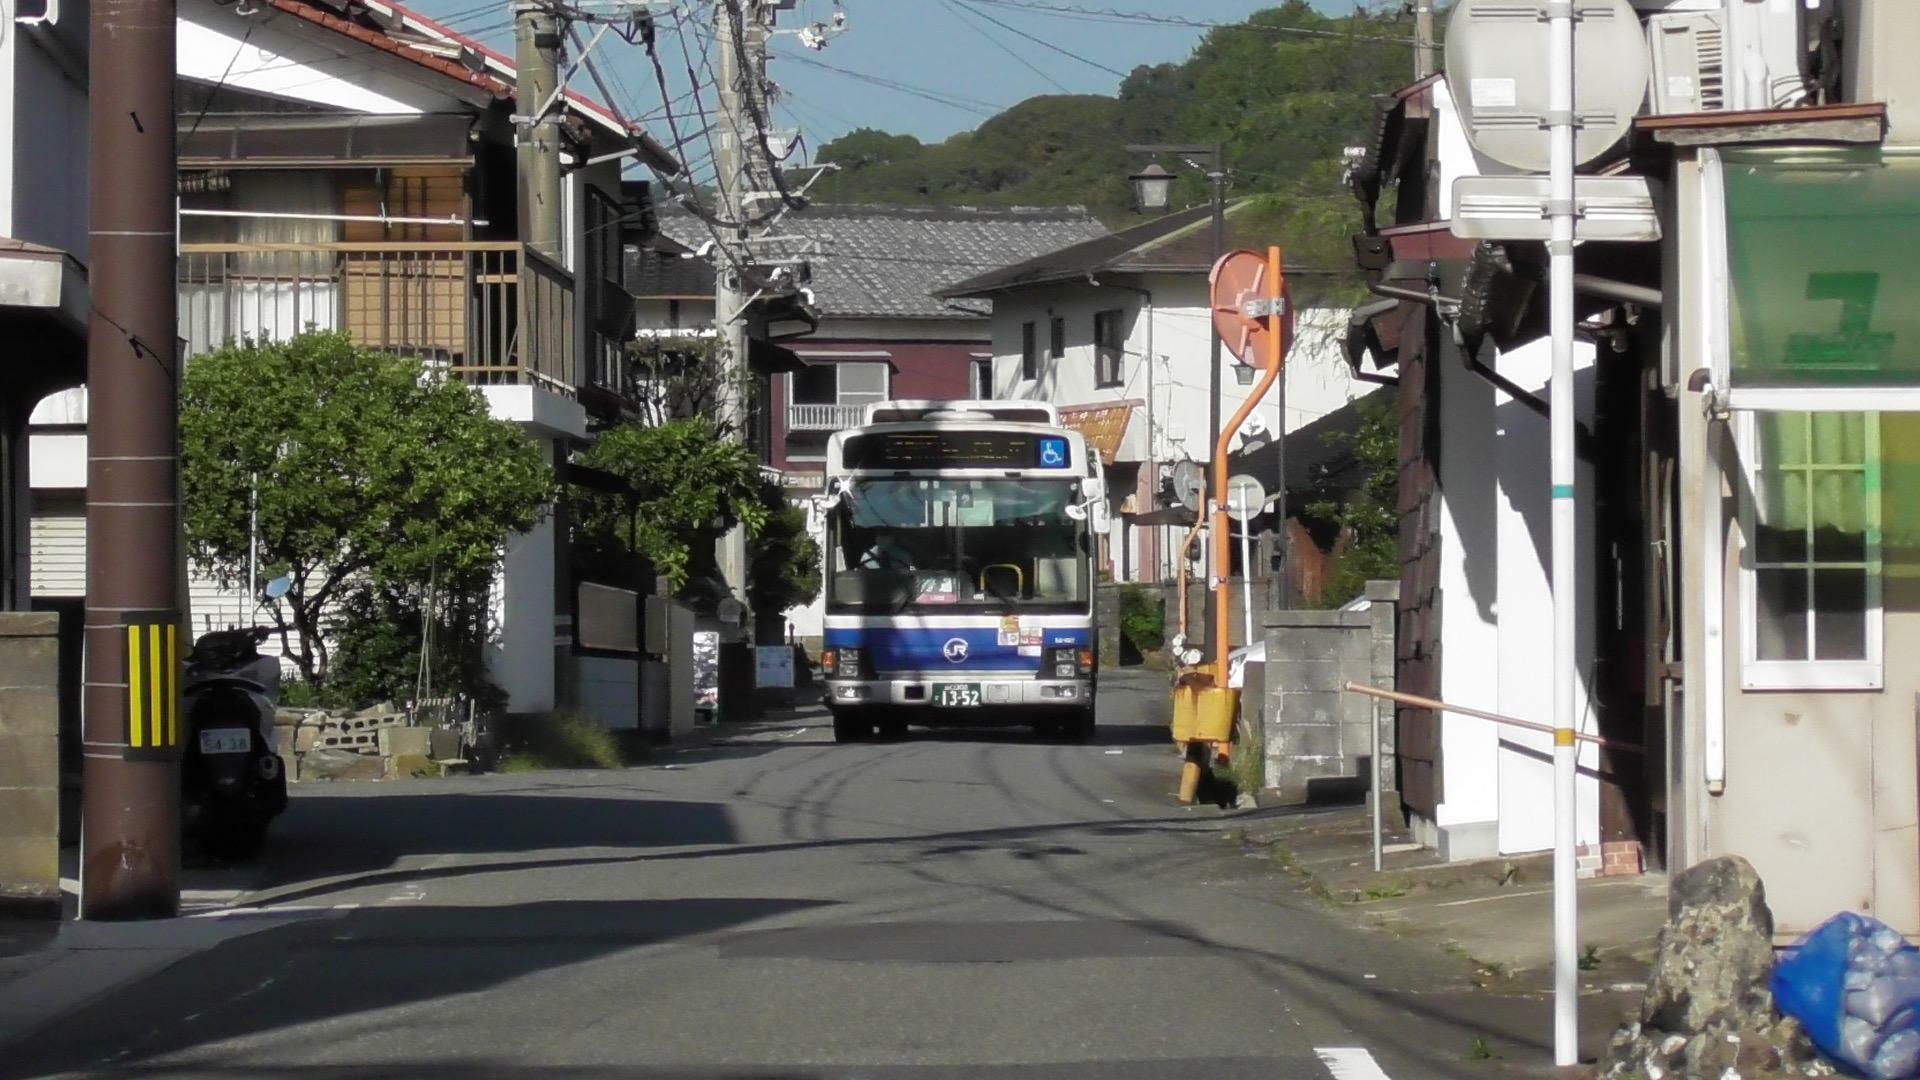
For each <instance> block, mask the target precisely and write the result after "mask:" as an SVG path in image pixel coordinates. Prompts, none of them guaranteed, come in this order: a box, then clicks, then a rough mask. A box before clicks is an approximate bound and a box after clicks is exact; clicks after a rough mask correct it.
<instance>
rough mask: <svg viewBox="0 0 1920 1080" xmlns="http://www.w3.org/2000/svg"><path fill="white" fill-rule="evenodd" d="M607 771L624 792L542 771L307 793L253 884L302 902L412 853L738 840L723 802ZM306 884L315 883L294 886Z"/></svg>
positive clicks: (279, 825) (277, 828)
mask: <svg viewBox="0 0 1920 1080" xmlns="http://www.w3.org/2000/svg"><path fill="white" fill-rule="evenodd" d="M606 776H607V781H606V785H605V786H607V787H609V788H612V787H615V786H616V785H617V787H618V790H619V791H620V792H621V793H622V795H620V796H612V795H596V794H594V791H595V785H583V784H581V783H579V782H578V781H577V780H576V781H574V782H571V783H567V784H557V783H553V782H551V781H545V780H541V779H540V778H539V777H538V776H537V775H529V776H525V777H514V778H505V777H500V778H491V779H486V780H481V781H457V782H445V783H442V782H432V783H430V784H428V785H427V786H426V787H425V788H424V790H421V789H416V790H418V791H419V793H417V794H414V793H400V792H392V793H388V792H385V791H382V790H379V789H374V788H366V789H361V790H360V791H358V792H355V793H352V794H349V793H347V792H346V791H341V792H340V793H338V794H336V793H332V792H328V793H325V794H308V793H306V792H301V793H300V794H299V797H297V798H295V799H294V800H293V801H292V803H291V805H290V807H289V808H288V812H287V814H286V816H285V817H283V818H282V819H281V820H280V821H278V822H276V823H275V825H274V832H273V835H272V837H271V840H270V842H269V844H268V846H267V849H266V851H265V852H264V853H263V854H262V856H261V860H260V863H259V864H258V866H257V867H256V868H254V873H253V878H254V882H255V885H254V888H255V890H256V891H258V892H271V893H273V894H274V896H273V898H274V899H275V900H276V901H289V900H294V899H299V898H301V897H303V896H310V895H316V894H318V893H321V892H327V891H332V890H333V889H335V888H338V887H339V883H338V882H337V881H335V880H333V879H339V878H342V877H353V876H355V875H363V874H369V873H372V872H375V871H381V870H386V869H389V868H392V867H393V866H394V864H395V863H396V862H398V861H399V860H400V859H401V858H402V857H404V856H413V855H428V856H431V855H456V854H504V855H512V854H517V853H532V852H538V851H555V850H561V851H564V850H567V849H578V848H661V847H674V846H685V845H711V844H729V843H733V842H734V841H735V840H736V839H738V837H737V835H736V833H735V830H734V827H733V823H732V821H731V820H730V819H729V817H728V815H727V811H726V809H725V808H724V807H723V806H721V805H719V804H718V803H708V802H682V801H674V800H669V799H655V798H648V799H644V800H642V799H639V798H634V797H631V796H635V795H640V794H644V793H645V789H644V788H643V787H641V786H640V781H639V780H638V779H637V776H638V774H635V773H630V772H629V773H617V772H610V773H607V774H606ZM455 784H458V785H459V786H455ZM396 876H398V877H402V878H404V877H411V876H413V872H412V871H400V872H397V875H396ZM330 881H331V882H332V883H327V882H330ZM303 883H314V884H315V886H316V887H315V888H313V889H310V890H306V891H302V892H288V891H286V890H287V887H289V886H298V885H301V884H303ZM323 883H325V884H323Z"/></svg>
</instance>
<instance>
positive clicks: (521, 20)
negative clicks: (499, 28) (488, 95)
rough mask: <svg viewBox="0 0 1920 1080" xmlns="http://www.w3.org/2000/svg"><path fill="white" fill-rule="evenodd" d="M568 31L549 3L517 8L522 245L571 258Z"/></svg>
mask: <svg viewBox="0 0 1920 1080" xmlns="http://www.w3.org/2000/svg"><path fill="white" fill-rule="evenodd" d="M563 33H564V30H563V28H562V26H561V23H560V17H559V15H558V14H556V13H555V12H554V9H553V6H552V4H550V3H547V2H544V0H516V2H515V3H514V5H513V43H514V49H513V63H514V67H515V68H516V70H517V72H518V74H517V76H516V84H517V86H516V93H515V97H516V99H517V103H516V110H517V115H516V116H515V125H516V128H517V131H518V134H519V151H518V154H519V162H518V164H519V177H520V182H519V188H518V194H519V198H518V206H519V218H520V241H521V243H524V244H526V245H527V246H528V247H531V248H532V249H533V250H535V251H537V252H539V253H540V254H542V255H545V256H546V257H547V258H549V259H553V260H555V261H560V260H561V259H562V258H563V257H564V255H565V247H566V241H565V237H566V231H565V218H566V215H565V213H564V209H565V195H564V189H563V188H562V187H561V183H562V181H561V178H560V115H561V110H560V108H559V102H557V101H555V100H554V90H555V88H556V87H557V86H558V85H559V83H560V42H561V38H562V35H563Z"/></svg>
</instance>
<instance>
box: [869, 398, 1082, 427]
mask: <svg viewBox="0 0 1920 1080" xmlns="http://www.w3.org/2000/svg"><path fill="white" fill-rule="evenodd" d="M917 420H973V421H980V420H999V421H1003V422H1011V423H1017V424H1045V425H1047V426H1049V427H1059V426H1060V413H1059V412H1058V411H1057V410H1055V409H1054V407H1053V406H1052V405H1050V404H1048V403H1047V402H1044V401H882V402H879V403H877V404H873V405H869V406H867V416H866V422H867V423H869V424H909V423H913V422H914V421H917Z"/></svg>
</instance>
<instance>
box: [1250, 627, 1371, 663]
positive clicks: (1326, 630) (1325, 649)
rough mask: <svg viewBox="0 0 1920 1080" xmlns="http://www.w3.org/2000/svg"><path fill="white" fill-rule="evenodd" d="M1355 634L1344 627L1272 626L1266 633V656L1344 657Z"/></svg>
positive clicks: (1283, 659)
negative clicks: (1273, 627)
mask: <svg viewBox="0 0 1920 1080" xmlns="http://www.w3.org/2000/svg"><path fill="white" fill-rule="evenodd" d="M1358 636H1359V635H1356V634H1355V633H1354V632H1353V631H1351V630H1348V629H1345V628H1332V627H1317V628H1312V629H1308V628H1302V627H1285V628H1275V629H1273V630H1272V631H1270V632H1269V633H1268V635H1267V659H1268V660H1269V661H1271V662H1275V663H1290V662H1298V661H1303V660H1341V659H1345V658H1346V656H1347V655H1348V653H1349V652H1350V651H1351V650H1352V648H1353V646H1354V642H1353V640H1352V639H1354V638H1356V637H1358ZM1361 640H1362V641H1364V640H1365V639H1364V638H1361Z"/></svg>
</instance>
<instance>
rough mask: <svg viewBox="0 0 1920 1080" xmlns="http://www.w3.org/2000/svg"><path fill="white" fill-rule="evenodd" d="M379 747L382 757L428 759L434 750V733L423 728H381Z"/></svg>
mask: <svg viewBox="0 0 1920 1080" xmlns="http://www.w3.org/2000/svg"><path fill="white" fill-rule="evenodd" d="M379 746H380V756H381V757H399V756H403V755H412V756H415V757H426V756H427V755H428V754H429V753H431V752H432V749H433V737H432V732H431V731H430V730H429V729H427V728H423V727H386V728H381V729H380V735H379Z"/></svg>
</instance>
